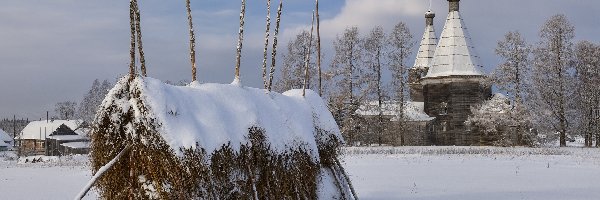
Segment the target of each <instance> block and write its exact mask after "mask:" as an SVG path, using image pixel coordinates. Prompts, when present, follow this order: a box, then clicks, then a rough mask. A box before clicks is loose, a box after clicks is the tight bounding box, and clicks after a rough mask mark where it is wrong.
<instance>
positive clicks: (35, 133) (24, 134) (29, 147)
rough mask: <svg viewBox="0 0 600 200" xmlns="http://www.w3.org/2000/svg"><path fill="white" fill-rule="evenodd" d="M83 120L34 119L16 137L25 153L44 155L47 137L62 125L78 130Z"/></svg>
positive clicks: (22, 151)
mask: <svg viewBox="0 0 600 200" xmlns="http://www.w3.org/2000/svg"><path fill="white" fill-rule="evenodd" d="M81 123H82V121H81V120H43V121H32V122H30V123H29V124H27V126H25V128H24V129H23V130H22V131H21V133H20V134H19V135H18V136H17V137H16V138H15V139H16V141H17V143H18V144H19V148H20V151H21V153H22V154H24V155H44V154H45V153H46V138H48V137H49V136H50V135H51V134H52V133H53V132H55V131H56V130H57V129H58V128H59V127H61V125H65V126H66V127H68V128H69V129H71V130H77V128H79V125H80V124H81Z"/></svg>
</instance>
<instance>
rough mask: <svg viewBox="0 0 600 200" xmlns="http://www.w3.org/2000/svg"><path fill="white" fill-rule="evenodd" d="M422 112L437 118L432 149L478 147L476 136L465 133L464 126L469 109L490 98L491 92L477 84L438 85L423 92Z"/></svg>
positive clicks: (450, 83)
mask: <svg viewBox="0 0 600 200" xmlns="http://www.w3.org/2000/svg"><path fill="white" fill-rule="evenodd" d="M423 92H424V96H425V112H426V113H427V114H428V115H429V116H432V117H436V123H435V124H434V126H435V128H434V129H435V131H434V132H435V133H434V135H435V136H434V137H435V139H434V142H433V143H434V145H460V146H468V145H478V143H479V137H478V136H477V135H478V133H474V132H471V131H467V128H466V126H465V124H464V122H465V121H466V120H467V118H468V117H469V115H470V114H471V106H474V105H477V104H480V103H482V102H483V101H484V100H486V99H488V98H489V97H491V88H489V87H483V86H481V84H480V83H479V82H477V81H460V82H440V83H434V84H427V85H425V86H424V89H423Z"/></svg>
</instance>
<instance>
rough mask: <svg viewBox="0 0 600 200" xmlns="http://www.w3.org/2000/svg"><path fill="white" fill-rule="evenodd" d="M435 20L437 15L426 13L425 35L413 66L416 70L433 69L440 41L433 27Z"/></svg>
mask: <svg viewBox="0 0 600 200" xmlns="http://www.w3.org/2000/svg"><path fill="white" fill-rule="evenodd" d="M433 18H435V13H434V12H432V11H431V10H430V11H427V12H426V13H425V33H423V38H422V39H421V43H420V45H419V52H418V53H417V59H416V60H415V65H414V66H413V68H415V69H424V68H427V67H431V62H432V60H433V55H434V53H435V48H436V46H437V41H438V38H437V37H436V36H435V28H434V27H433Z"/></svg>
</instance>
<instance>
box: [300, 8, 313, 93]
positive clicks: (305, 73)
mask: <svg viewBox="0 0 600 200" xmlns="http://www.w3.org/2000/svg"><path fill="white" fill-rule="evenodd" d="M314 28H315V12H314V11H313V13H312V21H311V26H310V36H309V38H308V53H307V54H306V60H304V87H302V96H306V88H308V87H310V86H309V84H310V83H309V82H308V79H310V75H309V70H308V68H309V67H310V53H311V50H312V40H313V31H314Z"/></svg>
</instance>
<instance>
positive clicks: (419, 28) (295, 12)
mask: <svg viewBox="0 0 600 200" xmlns="http://www.w3.org/2000/svg"><path fill="white" fill-rule="evenodd" d="M191 3H192V12H193V16H194V27H195V31H196V38H197V39H196V44H197V65H198V67H199V69H198V70H199V71H198V79H199V80H200V81H201V82H216V83H230V82H231V81H232V80H233V75H234V66H235V51H236V50H235V48H236V43H237V32H238V26H239V9H240V1H238V0H192V2H191ZM277 3H278V1H277V0H273V4H274V5H273V6H272V7H273V8H272V12H273V13H274V12H275V7H276V6H275V4H277ZM319 3H320V9H319V12H320V15H321V34H322V46H323V54H324V56H325V57H324V64H323V66H324V67H326V66H327V65H328V63H329V60H330V58H331V57H332V56H333V54H334V52H333V48H332V46H333V45H332V41H333V40H334V39H335V37H336V36H337V35H338V34H339V33H342V32H343V30H344V29H345V28H346V27H350V26H357V27H359V30H360V31H361V34H362V35H366V34H367V33H368V32H369V30H370V29H371V28H373V27H374V26H377V25H380V26H383V28H384V29H385V30H386V31H390V30H391V29H392V28H393V26H394V25H395V24H397V23H398V22H400V21H403V22H405V23H407V25H408V27H409V28H410V30H411V32H412V34H413V35H414V37H415V40H418V39H420V38H421V36H422V34H423V30H424V13H425V11H427V10H428V9H429V4H430V3H429V1H428V0H321V1H320V2H319ZM139 4H140V5H139V6H140V9H141V20H142V24H141V26H142V35H143V44H144V52H145V54H146V65H147V68H148V76H151V77H154V78H158V79H161V80H171V81H173V82H178V81H180V80H190V79H191V78H190V76H191V75H190V74H191V73H190V71H191V70H190V64H189V52H188V48H189V47H188V45H189V43H188V42H189V38H188V37H189V36H188V28H187V18H186V13H185V1H183V0H180V1H164V0H143V1H140V3H139ZM313 9H314V1H310V0H284V11H283V13H284V14H283V16H282V25H281V33H280V40H279V41H280V42H279V44H280V45H279V52H283V51H284V50H283V49H284V48H285V45H286V44H287V43H288V42H289V41H290V39H291V38H293V37H294V36H295V35H296V34H297V33H299V32H300V31H301V30H303V29H309V28H310V21H311V14H312V10H313ZM431 9H432V10H433V11H434V12H436V14H437V16H436V18H435V28H436V31H437V34H438V35H439V34H440V33H441V30H442V28H443V22H444V21H445V18H446V16H447V14H448V2H447V1H446V0H432V3H431ZM460 9H461V15H462V17H463V19H464V22H465V23H466V26H467V27H468V29H469V32H470V34H471V37H472V39H473V43H474V45H475V48H476V51H477V52H478V54H479V55H480V56H481V59H482V63H483V65H484V66H485V70H486V71H488V72H490V71H492V70H493V69H494V68H495V67H496V66H497V65H498V63H499V62H500V58H499V57H497V56H496V55H495V54H494V48H495V47H496V44H497V41H498V40H501V39H502V38H503V36H504V34H505V33H506V32H508V31H517V30H518V31H520V32H521V33H522V34H523V35H524V37H525V38H526V40H527V41H528V42H529V43H532V44H534V43H536V42H538V40H539V39H538V38H539V37H538V33H539V29H540V26H541V25H542V24H543V23H544V22H545V21H546V20H547V19H548V18H550V17H551V16H552V15H555V14H565V15H566V16H567V17H568V19H569V20H570V22H571V23H572V24H573V25H574V26H575V28H576V38H575V42H577V41H581V40H589V41H592V42H595V43H600V20H598V19H600V1H598V0H577V1H565V0H526V1H524V0H504V1H495V0H462V1H461V8H460ZM265 16H266V1H265V0H248V3H247V18H246V31H245V42H244V49H243V54H242V65H241V73H242V75H241V76H242V82H243V84H244V85H247V86H251V87H260V85H261V84H262V77H261V74H262V71H261V69H260V68H261V65H262V48H263V46H262V45H263V43H264V28H265ZM274 17H275V15H274V14H273V18H274ZM129 37H130V36H129V1H125V0H102V1H98V0H96V1H89V0H88V1H82V0H53V1H47V0H28V1H21V0H2V6H1V7H0V118H12V117H13V115H16V116H17V118H29V119H39V118H45V116H46V111H50V112H53V110H54V105H55V104H56V103H57V102H61V101H75V102H79V101H81V99H82V98H83V96H84V95H85V94H86V93H87V91H88V90H89V88H90V87H91V84H92V82H93V80H94V79H100V80H104V79H108V80H110V81H113V82H114V81H115V80H116V79H117V78H118V77H121V76H123V75H125V74H126V73H127V72H128V63H129ZM416 51H417V46H415V48H414V50H413V52H416ZM413 57H414V53H413ZM412 62H413V59H411V61H410V62H409V63H410V65H412Z"/></svg>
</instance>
